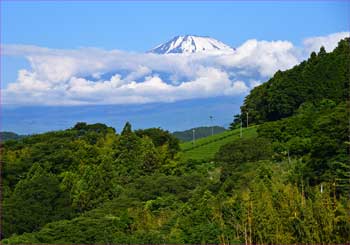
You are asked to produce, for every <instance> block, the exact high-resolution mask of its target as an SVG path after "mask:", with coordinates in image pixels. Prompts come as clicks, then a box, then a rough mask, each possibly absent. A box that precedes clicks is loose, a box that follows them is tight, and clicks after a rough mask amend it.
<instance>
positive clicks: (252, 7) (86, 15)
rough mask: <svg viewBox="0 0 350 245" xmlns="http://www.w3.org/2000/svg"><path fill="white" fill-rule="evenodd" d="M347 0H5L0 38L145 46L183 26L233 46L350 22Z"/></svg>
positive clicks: (341, 27) (294, 37) (54, 44)
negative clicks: (69, 0) (130, 0)
mask: <svg viewBox="0 0 350 245" xmlns="http://www.w3.org/2000/svg"><path fill="white" fill-rule="evenodd" d="M349 12H350V3H349V2H348V1H319V2H318V1H297V2H295V1H269V2H262V1H247V2H242V1H224V2H216V1H215V2H208V1H205V2H184V1H178V2H168V1H167V2H160V1H156V2H144V1H140V2H137V1H132V2H117V1H115V2H113V1H107V2H102V1H101V2H91V1H87V2H83V1H79V2H67V1H65V2H59V1H56V2H54V1H52V2H51V1H47V2H45V1H38V2H30V1H28V2H27V1H26V2H24V1H14V2H10V1H4V2H2V12H1V17H2V27H1V31H2V42H3V43H17V44H18V43H20V44H34V45H38V46H45V47H50V48H77V47H81V46H89V47H101V48H104V49H115V48H117V49H123V50H133V51H145V50H148V49H149V48H150V47H153V46H155V45H156V44H158V43H161V42H164V41H166V40H168V39H170V38H171V37H173V36H176V35H179V34H197V35H208V36H212V37H215V38H217V39H218V40H221V41H223V42H225V43H227V44H229V45H231V46H233V47H235V46H238V45H240V44H241V43H242V42H244V41H245V40H247V39H250V38H256V39H259V40H261V39H265V40H289V41H292V42H293V43H296V44H298V43H299V42H300V41H301V40H302V39H303V38H305V37H310V36H316V35H317V36H321V35H326V34H329V33H332V32H340V31H345V30H347V29H349V26H348V23H349Z"/></svg>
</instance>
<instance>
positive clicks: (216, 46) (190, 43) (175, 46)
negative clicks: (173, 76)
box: [149, 35, 234, 54]
mask: <svg viewBox="0 0 350 245" xmlns="http://www.w3.org/2000/svg"><path fill="white" fill-rule="evenodd" d="M232 51H234V49H233V48H231V47H230V46H228V45H226V44H224V43H222V42H220V41H218V40H216V39H214V38H211V37H201V36H193V35H186V36H176V37H174V38H173V39H171V40H170V41H168V42H166V43H163V44H160V45H158V46H157V47H155V48H153V49H151V50H150V51H149V52H150V53H156V54H174V53H175V54H176V53H221V52H232Z"/></svg>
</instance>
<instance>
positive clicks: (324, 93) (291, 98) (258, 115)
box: [241, 39, 350, 123]
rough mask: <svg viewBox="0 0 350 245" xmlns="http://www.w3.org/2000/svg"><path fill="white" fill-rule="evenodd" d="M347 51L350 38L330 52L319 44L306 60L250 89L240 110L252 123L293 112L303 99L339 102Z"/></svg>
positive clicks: (345, 91) (345, 89)
mask: <svg viewBox="0 0 350 245" xmlns="http://www.w3.org/2000/svg"><path fill="white" fill-rule="evenodd" d="M349 52H350V50H349V39H345V40H342V41H340V42H339V45H338V47H337V48H336V49H335V50H334V51H333V52H330V53H326V51H325V49H324V48H323V47H322V48H321V49H320V51H319V52H318V54H316V53H315V52H313V53H311V56H310V58H309V59H308V60H307V61H303V62H302V63H301V64H299V65H297V66H295V67H294V68H292V69H290V70H287V71H284V72H281V71H278V72H276V73H275V75H274V76H273V77H272V78H271V79H270V80H269V81H267V82H266V83H264V84H262V85H260V86H258V87H256V88H254V89H253V90H252V91H251V92H250V94H249V95H248V96H247V97H246V99H245V101H244V104H243V106H242V107H241V111H242V113H243V114H244V113H245V112H247V111H248V112H249V118H250V121H251V122H252V123H263V122H266V121H275V120H279V119H281V118H285V117H289V116H292V115H293V114H294V113H295V112H296V111H297V109H298V108H299V107H300V106H301V105H302V104H303V103H305V102H311V103H316V104H318V103H320V102H321V101H322V100H325V99H328V100H331V101H334V103H336V104H338V103H340V102H343V101H345V100H347V99H348V98H349V88H350V82H349V77H350V71H349V64H350V55H349ZM243 116H244V115H243ZM243 119H244V118H243ZM243 123H245V120H243Z"/></svg>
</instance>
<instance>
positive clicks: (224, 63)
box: [2, 32, 349, 105]
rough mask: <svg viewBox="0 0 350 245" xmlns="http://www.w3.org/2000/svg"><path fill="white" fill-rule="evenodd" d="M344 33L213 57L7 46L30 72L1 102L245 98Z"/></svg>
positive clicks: (248, 45)
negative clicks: (278, 72) (225, 96)
mask: <svg viewBox="0 0 350 245" xmlns="http://www.w3.org/2000/svg"><path fill="white" fill-rule="evenodd" d="M345 36H349V33H346V32H342V33H335V34H331V35H328V36H324V37H312V38H307V39H305V40H304V46H303V47H295V46H294V45H293V43H291V42H289V41H258V40H255V39H252V40H248V41H246V42H245V43H243V44H242V45H241V46H240V47H238V48H237V49H236V51H234V52H230V53H226V54H213V55H205V54H203V53H202V54H191V55H184V54H171V55H157V54H150V53H131V52H124V51H120V50H110V51H106V50H101V49H95V48H81V49H76V50H61V49H49V48H43V47H37V46H28V45H6V46H4V47H2V54H3V55H8V56H13V55H17V56H24V57H26V59H28V61H29V62H30V65H31V69H28V70H24V69H23V70H20V71H18V77H17V80H16V81H13V82H11V83H9V84H8V87H7V88H5V89H4V90H3V91H2V94H3V97H4V99H3V103H5V104H42V105H78V104H131V103H150V102H170V101H178V100H183V99H194V98H206V97H214V96H222V95H230V96H235V95H242V94H246V93H248V92H249V90H250V89H251V88H253V87H254V86H257V85H258V84H260V83H261V81H265V80H267V79H268V78H269V77H270V76H272V75H273V74H274V73H275V72H276V71H277V70H286V69H289V68H291V67H292V66H294V65H296V64H298V63H299V62H300V61H301V60H303V59H305V58H306V55H309V53H310V52H311V51H314V50H316V51H317V50H318V49H319V48H320V46H321V45H324V46H325V47H326V49H327V50H328V51H331V50H332V49H334V47H335V46H336V44H337V42H338V41H339V40H340V39H341V38H343V37H345Z"/></svg>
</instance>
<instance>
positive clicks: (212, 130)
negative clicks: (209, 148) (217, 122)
mask: <svg viewBox="0 0 350 245" xmlns="http://www.w3.org/2000/svg"><path fill="white" fill-rule="evenodd" d="M209 118H210V124H211V136H213V135H214V126H213V116H210V117H209Z"/></svg>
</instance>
